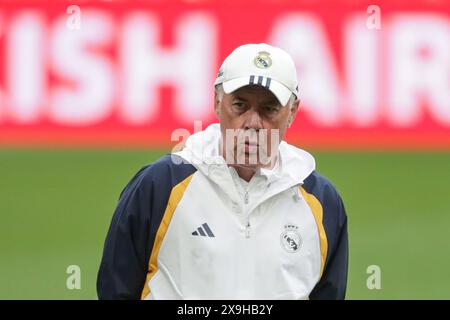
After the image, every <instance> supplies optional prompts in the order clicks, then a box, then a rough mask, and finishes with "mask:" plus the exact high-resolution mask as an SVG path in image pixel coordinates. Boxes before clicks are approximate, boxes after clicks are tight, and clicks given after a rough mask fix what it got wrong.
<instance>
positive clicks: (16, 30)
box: [0, 0, 450, 149]
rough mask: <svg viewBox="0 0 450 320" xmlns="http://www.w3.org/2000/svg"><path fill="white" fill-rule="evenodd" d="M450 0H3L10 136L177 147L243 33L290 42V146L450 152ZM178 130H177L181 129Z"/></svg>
mask: <svg viewBox="0 0 450 320" xmlns="http://www.w3.org/2000/svg"><path fill="white" fill-rule="evenodd" d="M449 9H450V4H449V2H448V1H439V0H435V1H425V0H424V1H417V2H413V1H378V2H377V4H376V5H375V4H371V3H370V2H364V1H350V0H349V1H298V0H284V1H269V0H266V1H264V0H260V1H256V0H253V1H212V0H211V1H207V0H203V1H181V0H179V1H147V2H126V1H96V2H86V1H79V2H77V3H72V2H66V1H59V2H56V3H55V4H51V5H48V3H47V1H29V2H23V1H22V2H11V1H6V2H5V1H4V2H0V145H3V146H11V145H55V146H64V145H82V146H87V145H91V146H92V145H95V146H97V145H99V146H122V147H126V146H130V147H135V146H155V145H160V146H165V147H167V146H170V145H174V144H175V143H176V142H177V141H178V140H177V141H172V139H171V135H172V132H173V131H174V130H175V129H178V128H185V129H187V130H188V131H190V132H193V130H194V121H199V120H201V121H202V126H203V127H206V126H207V125H208V124H209V123H211V122H215V121H217V120H216V119H215V116H214V113H213V81H214V78H215V75H216V73H217V71H218V68H219V66H220V64H221V62H222V60H223V59H224V58H225V57H226V56H227V55H228V54H229V53H230V52H231V51H232V50H233V49H234V48H235V47H237V46H239V45H241V44H244V43H259V42H266V43H270V44H273V45H276V46H279V47H282V48H283V49H285V50H286V51H288V52H289V53H290V54H291V55H292V57H293V59H294V61H295V63H296V65H297V68H298V70H297V71H298V76H299V83H300V85H299V91H300V98H301V107H300V112H299V114H298V115H297V119H296V121H295V122H294V125H293V126H292V127H291V129H290V130H289V131H288V137H287V140H288V141H289V142H292V143H295V144H299V145H302V146H308V147H323V148H335V149H340V148H369V149H370V148H382V149H384V148H417V149H429V148H437V149H448V148H450V18H449V11H450V10H449ZM175 140H176V139H175Z"/></svg>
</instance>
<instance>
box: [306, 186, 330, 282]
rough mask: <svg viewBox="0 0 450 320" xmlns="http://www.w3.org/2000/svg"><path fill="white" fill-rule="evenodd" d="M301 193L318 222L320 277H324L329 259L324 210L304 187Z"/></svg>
mask: <svg viewBox="0 0 450 320" xmlns="http://www.w3.org/2000/svg"><path fill="white" fill-rule="evenodd" d="M300 192H301V194H302V195H303V198H305V200H306V203H307V204H308V206H309V207H310V208H311V212H312V214H313V216H314V219H315V220H316V224H317V229H318V232H319V240H320V253H321V257H322V259H321V261H322V263H321V266H320V277H322V274H323V270H324V268H325V259H326V258H327V252H328V240H327V234H326V233H325V228H324V226H323V208H322V204H321V203H320V201H319V200H318V199H317V198H316V197H315V196H314V195H313V194H311V193H308V192H307V191H306V190H305V189H304V188H303V187H300Z"/></svg>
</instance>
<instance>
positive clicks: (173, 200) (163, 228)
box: [141, 173, 194, 299]
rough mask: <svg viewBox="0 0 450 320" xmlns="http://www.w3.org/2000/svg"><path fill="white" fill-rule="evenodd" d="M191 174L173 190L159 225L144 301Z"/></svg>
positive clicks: (151, 256) (142, 295)
mask: <svg viewBox="0 0 450 320" xmlns="http://www.w3.org/2000/svg"><path fill="white" fill-rule="evenodd" d="M193 175H194V173H193V174H191V175H190V176H189V177H187V178H186V179H184V180H183V181H181V182H180V183H179V184H177V185H176V186H175V187H173V188H172V191H171V192H170V196H169V201H168V202H167V207H166V210H165V212H164V216H163V218H162V221H161V224H160V225H159V228H158V231H157V232H156V236H155V241H154V243H153V249H152V252H151V255H150V260H149V264H148V271H147V278H146V279H145V286H144V289H143V290H142V294H141V299H144V298H145V297H147V296H148V294H149V293H150V287H149V284H150V280H151V279H152V278H153V276H154V275H155V274H156V272H157V271H158V254H159V249H160V248H161V244H162V241H163V239H164V237H165V235H166V232H167V229H168V228H169V224H170V221H171V220H172V216H173V213H174V212H175V209H176V208H177V206H178V203H179V202H180V200H181V198H182V197H183V194H184V192H185V191H186V188H187V187H188V185H189V183H190V182H191V179H192V176H193Z"/></svg>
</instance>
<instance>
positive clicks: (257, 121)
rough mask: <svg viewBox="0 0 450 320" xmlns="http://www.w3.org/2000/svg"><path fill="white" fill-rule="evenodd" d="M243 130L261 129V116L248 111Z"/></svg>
mask: <svg viewBox="0 0 450 320" xmlns="http://www.w3.org/2000/svg"><path fill="white" fill-rule="evenodd" d="M244 126H245V129H254V130H259V129H262V128H263V123H262V119H261V116H260V114H259V113H258V112H256V111H255V110H249V112H248V114H247V118H246V119H245V123H244Z"/></svg>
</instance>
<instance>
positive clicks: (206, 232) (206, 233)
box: [192, 223, 214, 238]
mask: <svg viewBox="0 0 450 320" xmlns="http://www.w3.org/2000/svg"><path fill="white" fill-rule="evenodd" d="M192 235H193V236H202V237H210V238H214V233H213V232H212V231H211V229H210V228H209V226H208V224H207V223H204V224H202V225H201V226H200V227H198V228H197V230H196V231H194V232H192Z"/></svg>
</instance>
